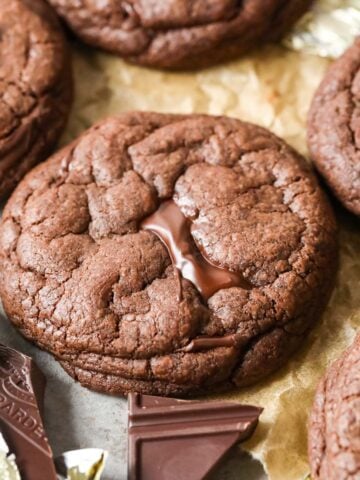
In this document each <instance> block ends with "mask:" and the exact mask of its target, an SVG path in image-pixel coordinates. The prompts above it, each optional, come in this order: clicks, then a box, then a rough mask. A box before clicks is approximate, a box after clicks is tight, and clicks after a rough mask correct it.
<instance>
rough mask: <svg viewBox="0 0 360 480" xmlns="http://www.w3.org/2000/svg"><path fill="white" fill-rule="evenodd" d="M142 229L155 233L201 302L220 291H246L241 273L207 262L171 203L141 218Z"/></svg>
mask: <svg viewBox="0 0 360 480" xmlns="http://www.w3.org/2000/svg"><path fill="white" fill-rule="evenodd" d="M141 226H142V228H143V229H144V230H150V231H152V232H153V233H155V234H156V235H157V236H158V237H159V238H160V240H161V241H162V242H163V243H164V245H165V246H166V248H167V250H168V252H169V255H170V258H171V260H172V262H173V264H174V265H175V267H176V268H177V269H178V270H179V271H180V272H181V274H182V276H183V277H184V278H186V279H187V280H189V281H190V282H191V283H192V284H193V285H195V287H196V288H197V289H198V291H199V292H200V294H201V295H202V296H203V297H204V299H205V300H207V299H208V298H210V297H211V296H212V295H214V293H216V292H217V291H219V290H221V289H222V288H230V287H241V288H246V289H249V288H250V284H249V282H247V281H246V280H245V279H244V277H243V276H242V274H241V273H235V272H230V270H227V269H225V268H220V267H217V266H216V265H213V264H212V263H210V262H209V261H208V260H207V259H206V258H205V257H204V254H203V252H200V251H199V250H198V249H197V248H196V245H195V243H194V241H193V239H192V237H191V233H190V232H191V222H190V220H189V219H187V218H186V217H185V215H183V213H182V212H181V210H180V208H179V207H178V206H177V205H176V203H175V202H174V201H172V200H168V201H166V202H164V203H162V204H161V205H160V207H159V209H158V210H157V211H156V212H155V213H153V214H152V215H150V217H148V218H147V219H145V220H144V221H143V222H142V224H141Z"/></svg>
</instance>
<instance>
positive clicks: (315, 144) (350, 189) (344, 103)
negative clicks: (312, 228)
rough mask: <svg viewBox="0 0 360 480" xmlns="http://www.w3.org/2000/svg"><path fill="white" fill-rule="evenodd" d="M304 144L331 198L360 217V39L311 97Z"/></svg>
mask: <svg viewBox="0 0 360 480" xmlns="http://www.w3.org/2000/svg"><path fill="white" fill-rule="evenodd" d="M308 142H309V148H310V152H311V156H312V158H313V160H314V162H315V165H316V167H317V169H318V170H319V172H320V173H321V175H323V177H324V178H325V180H326V182H327V183H328V184H329V186H330V188H331V189H332V190H333V192H334V194H335V195H336V196H337V198H338V199H339V200H340V202H342V204H343V205H344V206H345V207H346V208H348V209H349V210H350V211H351V212H353V213H355V214H356V215H360V37H359V38H358V39H357V40H356V41H355V43H354V45H353V46H352V47H350V48H349V49H348V50H347V51H346V52H345V53H344V55H343V56H342V57H340V58H339V59H338V60H337V61H336V62H334V64H333V65H332V66H331V67H330V69H329V71H328V73H327V74H326V76H325V78H324V80H323V82H322V83H321V85H320V87H319V89H318V91H317V92H316V94H315V97H314V99H313V102H312V106H311V110H310V114H309V122H308Z"/></svg>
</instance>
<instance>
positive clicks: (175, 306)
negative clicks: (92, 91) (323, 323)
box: [0, 113, 337, 395]
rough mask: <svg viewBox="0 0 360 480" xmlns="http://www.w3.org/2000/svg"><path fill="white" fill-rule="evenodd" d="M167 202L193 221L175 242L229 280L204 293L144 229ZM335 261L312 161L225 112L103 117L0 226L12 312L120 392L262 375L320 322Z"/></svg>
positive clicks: (77, 370) (86, 378)
mask: <svg viewBox="0 0 360 480" xmlns="http://www.w3.org/2000/svg"><path fill="white" fill-rule="evenodd" d="M168 201H170V205H172V206H173V208H174V209H175V211H176V212H177V214H179V216H180V218H182V222H183V226H184V228H185V227H186V228H185V230H183V233H182V236H180V238H179V237H177V232H176V229H175V230H174V229H173V230H172V232H170V233H171V234H170V233H169V232H168V238H171V237H172V238H173V239H177V240H176V241H177V242H178V247H179V248H180V247H181V248H180V250H179V251H180V252H182V256H184V255H185V256H186V255H188V254H189V253H190V257H188V259H189V258H190V260H191V261H193V260H194V259H197V260H199V259H201V257H203V258H202V260H200V263H199V265H201V266H204V265H205V263H206V264H211V266H212V267H213V268H214V271H215V272H216V273H217V270H218V271H219V272H223V273H225V274H229V276H228V277H229V278H230V279H231V281H230V283H227V282H225V283H223V278H222V275H221V278H220V280H221V281H219V277H218V275H215V288H213V287H214V284H212V290H211V292H205V293H204V292H202V291H201V288H198V287H199V285H198V282H197V279H196V278H192V277H191V276H189V275H188V274H187V273H186V272H185V271H183V270H182V266H184V265H185V266H186V265H187V268H188V267H189V264H188V263H187V262H185V263H181V261H179V262H177V261H176V258H175V256H174V255H173V253H172V252H171V249H169V245H166V242H165V243H164V239H161V238H160V237H159V236H158V235H157V234H156V233H154V232H153V231H151V230H145V229H144V228H145V227H146V223H148V224H149V222H150V223H153V220H154V218H157V219H159V215H155V217H154V213H155V212H157V213H158V214H159V213H160V214H163V212H164V208H165V207H166V205H169V203H168V204H166V203H165V202H168ZM164 206H165V207H164ZM165 210H166V208H165ZM142 227H143V228H142ZM184 234H185V237H184ZM169 235H170V236H169ZM184 238H185V239H187V241H188V242H191V243H192V245H191V246H190V247H189V248H187V245H186V242H185V244H184V242H183V239H184ZM336 266H337V241H336V225H335V220H334V217H333V213H332V210H331V207H330V205H329V203H328V201H327V199H326V197H325V195H324V193H323V192H322V190H321V188H320V187H319V185H318V183H317V180H316V178H315V177H314V175H313V173H312V172H311V170H310V168H309V167H308V165H307V164H306V162H305V161H304V159H303V158H301V157H300V156H299V155H298V154H297V153H296V152H295V151H294V150H293V149H291V148H290V147H289V146H287V145H286V144H285V143H284V142H283V141H282V140H280V139H279V138H277V137H276V136H274V135H273V134H271V133H270V132H268V131H267V130H265V129H263V128H260V127H258V126H255V125H251V124H248V123H243V122H241V121H239V120H235V119H230V118H226V117H211V116H205V115H203V116H202V115H193V116H176V115H174V116H173V115H161V114H155V113H128V114H124V115H122V116H119V117H114V118H109V119H106V120H104V121H103V122H101V123H99V124H98V125H96V126H94V127H93V128H91V129H90V130H88V131H87V132H85V133H84V134H83V135H82V136H81V137H80V138H78V139H77V140H75V141H74V142H73V143H72V144H71V145H69V146H68V147H66V148H65V149H63V150H61V151H59V152H58V153H56V154H55V155H54V156H52V157H51V158H50V159H49V160H48V161H47V162H46V163H44V164H41V165H39V166H38V167H36V168H35V169H34V170H33V171H32V172H31V173H30V174H29V175H28V176H27V177H26V178H25V179H24V180H23V181H22V183H21V184H20V186H19V187H18V189H17V190H16V191H15V193H14V194H13V195H12V197H11V198H10V200H9V202H8V204H7V205H6V208H5V211H4V215H3V219H2V222H1V227H0V280H1V281H0V293H1V297H2V300H3V304H4V307H5V310H6V312H7V314H8V316H9V318H10V319H11V321H12V322H13V323H14V325H15V326H16V327H17V328H18V329H19V331H20V332H22V334H23V335H24V336H26V337H27V338H29V339H31V340H32V341H34V342H36V343H37V344H38V345H39V346H41V347H42V348H45V349H47V350H49V351H50V352H52V353H53V354H54V355H55V356H56V357H57V358H58V359H59V360H60V361H61V363H62V365H63V366H64V368H65V369H66V370H67V371H68V372H69V374H70V375H72V376H73V377H74V378H76V379H78V380H79V381H80V382H81V383H82V384H84V385H86V386H88V387H90V388H93V389H96V390H102V391H106V392H111V393H126V392H129V391H138V392H143V393H149V394H150V393H151V394H160V395H189V394H194V393H197V392H207V391H218V390H222V389H226V388H231V387H233V386H244V385H248V384H251V383H254V382H256V381H258V380H259V379H261V378H263V377H264V376H266V375H268V374H269V373H271V372H273V371H274V370H276V369H277V368H278V367H280V366H281V365H283V364H284V363H285V362H286V360H287V359H288V357H289V356H290V354H291V353H292V352H293V351H294V350H295V349H296V348H297V347H298V346H299V345H300V344H301V342H302V340H303V339H304V338H305V336H306V333H307V332H308V330H309V329H310V328H311V327H312V325H313V324H314V322H315V321H316V320H317V319H318V318H319V316H320V314H321V313H322V311H323V309H324V306H325V304H326V302H327V300H328V298H329V295H330V293H331V290H332V286H333V283H334V278H335V273H336ZM190 271H191V270H190ZM213 280H214V279H213Z"/></svg>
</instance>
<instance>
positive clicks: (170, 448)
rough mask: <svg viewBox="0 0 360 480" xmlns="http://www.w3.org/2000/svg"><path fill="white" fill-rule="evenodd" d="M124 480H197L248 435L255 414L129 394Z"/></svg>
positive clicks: (234, 407)
mask: <svg viewBox="0 0 360 480" xmlns="http://www.w3.org/2000/svg"><path fill="white" fill-rule="evenodd" d="M128 403H129V463H128V468H129V477H128V478H129V480H202V479H204V478H206V476H207V475H208V474H210V473H211V471H213V470H214V468H215V467H216V465H218V463H219V462H220V460H221V459H222V458H223V457H224V455H225V454H226V453H227V452H228V450H229V449H230V448H231V447H232V446H233V445H235V444H236V443H238V442H240V441H243V440H246V439H247V438H249V437H250V436H251V435H252V433H253V432H254V430H255V428H256V425H257V423H258V419H259V416H260V414H261V412H262V409H261V408H258V407H252V406H250V405H239V404H238V403H230V402H199V401H184V400H175V399H171V398H162V397H152V396H148V395H140V394H130V395H129V397H128Z"/></svg>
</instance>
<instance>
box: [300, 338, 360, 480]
mask: <svg viewBox="0 0 360 480" xmlns="http://www.w3.org/2000/svg"><path fill="white" fill-rule="evenodd" d="M309 458H310V464H311V478H312V479H313V480H358V479H359V478H360V335H359V336H358V337H357V338H356V340H355V342H354V343H353V345H352V346H351V347H350V348H349V349H348V350H347V351H346V352H345V353H344V354H343V355H342V357H341V358H340V359H339V360H337V361H336V362H335V363H334V364H333V365H332V366H331V367H330V368H329V370H328V371H327V373H326V375H325V377H324V378H323V380H322V381H321V382H320V384H319V386H318V389H317V392H316V396H315V402H314V406H313V411H312V414H311V418H310V426H309Z"/></svg>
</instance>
